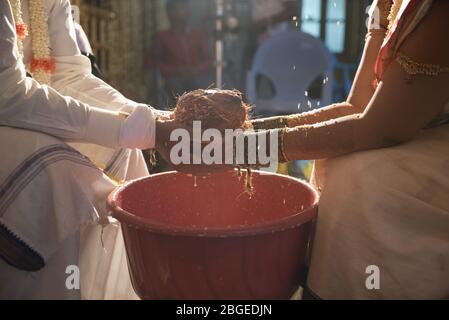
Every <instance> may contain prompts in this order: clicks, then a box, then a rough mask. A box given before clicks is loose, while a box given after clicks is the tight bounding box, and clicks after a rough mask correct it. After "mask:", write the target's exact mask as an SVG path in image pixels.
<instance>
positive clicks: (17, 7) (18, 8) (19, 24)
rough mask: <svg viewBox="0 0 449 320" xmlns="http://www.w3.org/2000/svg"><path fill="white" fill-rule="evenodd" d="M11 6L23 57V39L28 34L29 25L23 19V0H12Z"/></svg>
mask: <svg viewBox="0 0 449 320" xmlns="http://www.w3.org/2000/svg"><path fill="white" fill-rule="evenodd" d="M11 7H12V12H13V16H14V21H15V23H16V34H17V47H18V48H19V54H20V56H21V57H23V40H24V39H25V38H26V37H27V36H28V27H27V25H26V24H25V23H24V22H23V20H22V1H21V0H11Z"/></svg>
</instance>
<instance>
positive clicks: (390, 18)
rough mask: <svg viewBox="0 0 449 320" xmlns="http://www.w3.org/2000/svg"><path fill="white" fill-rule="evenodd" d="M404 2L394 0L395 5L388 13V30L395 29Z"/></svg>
mask: <svg viewBox="0 0 449 320" xmlns="http://www.w3.org/2000/svg"><path fill="white" fill-rule="evenodd" d="M402 2H403V0H394V1H393V5H392V6H391V9H390V14H389V15H388V21H389V22H390V23H389V25H388V30H390V31H391V30H392V29H393V25H394V23H395V21H396V18H397V16H398V14H399V11H400V10H401V6H402Z"/></svg>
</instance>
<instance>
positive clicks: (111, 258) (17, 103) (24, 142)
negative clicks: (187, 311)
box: [0, 0, 155, 299]
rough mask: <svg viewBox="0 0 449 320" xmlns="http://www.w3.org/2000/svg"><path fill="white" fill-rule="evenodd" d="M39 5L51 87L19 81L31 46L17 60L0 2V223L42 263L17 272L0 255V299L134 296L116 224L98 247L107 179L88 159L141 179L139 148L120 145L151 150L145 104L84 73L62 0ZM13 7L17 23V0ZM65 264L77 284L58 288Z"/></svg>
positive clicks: (85, 64)
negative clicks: (44, 18)
mask: <svg viewBox="0 0 449 320" xmlns="http://www.w3.org/2000/svg"><path fill="white" fill-rule="evenodd" d="M45 6H46V9H47V13H48V17H49V20H48V25H49V32H50V43H51V52H52V56H53V57H54V58H55V60H56V73H55V74H54V75H53V77H52V85H51V86H52V87H51V88H50V87H47V86H40V85H39V84H38V83H37V82H36V81H34V80H33V79H30V78H26V71H25V65H26V64H27V63H28V62H29V60H30V57H31V47H30V45H31V43H30V40H29V37H28V38H27V39H26V40H25V41H24V53H25V65H24V63H22V61H21V59H19V54H18V50H17V46H16V35H15V22H14V20H13V16H12V12H11V7H10V4H9V1H7V0H0V53H1V54H0V150H2V157H1V158H0V226H1V227H3V228H4V229H7V230H8V231H10V232H12V233H13V234H14V235H15V236H16V237H17V239H18V241H21V243H24V244H25V245H26V246H27V247H28V248H29V249H32V250H34V252H35V253H36V257H38V258H39V259H43V260H44V261H45V267H43V268H42V269H41V270H39V271H38V272H25V271H21V270H18V269H16V268H14V267H12V266H10V265H9V264H7V263H6V262H4V261H3V260H1V259H0V298H3V299H22V298H31V299H45V298H57V299H65V298H72V299H78V298H86V299H89V298H97V299H120V298H123V299H126V298H136V296H135V294H134V292H133V290H132V288H131V284H130V280H129V275H128V271H127V265H126V257H125V251H124V245H123V240H122V238H121V233H120V228H119V226H118V225H117V223H116V222H115V223H114V224H113V225H109V226H107V227H105V228H104V231H103V236H102V239H103V243H104V248H103V246H102V242H101V237H100V234H101V226H100V225H98V224H97V222H98V220H99V218H100V217H103V219H101V220H102V221H104V218H105V217H106V216H107V212H106V209H105V198H106V196H107V194H108V193H109V192H110V191H112V190H113V188H114V187H115V186H116V185H115V183H114V182H113V181H111V180H110V179H108V178H107V177H106V176H105V175H104V174H103V173H102V171H101V170H99V169H98V168H97V167H96V166H95V165H97V166H104V167H107V170H108V172H109V173H110V174H111V175H113V176H114V177H117V178H120V179H133V178H138V177H141V176H145V175H147V174H148V171H147V169H146V166H145V163H144V160H143V157H142V154H141V152H140V151H139V150H137V149H121V148H151V147H153V146H154V140H155V125H154V110H152V109H150V108H148V107H147V106H146V105H143V104H138V103H135V102H133V101H131V100H128V99H126V98H125V97H123V96H122V95H121V94H120V93H119V92H118V91H116V90H115V89H113V88H111V87H110V86H109V85H107V84H106V83H104V82H103V81H101V80H100V79H97V78H95V77H94V76H92V75H91V73H90V71H91V69H90V62H89V60H88V59H87V58H85V57H84V56H82V55H81V54H80V52H79V50H78V48H77V45H76V42H75V32H74V29H73V21H72V17H71V13H70V4H69V1H68V0H46V1H45ZM22 7H23V8H22V10H23V17H24V21H25V22H26V23H27V22H28V16H29V15H28V5H27V1H22ZM119 110H120V111H125V112H128V113H130V116H129V117H128V118H126V119H125V118H124V117H120V116H119V115H118V113H117V111H119ZM13 127H15V128H20V129H14V128H13ZM23 129H29V130H35V131H40V132H42V133H44V134H42V133H37V132H35V131H28V130H23ZM46 134H49V135H51V136H49V135H46ZM52 136H53V137H52ZM59 139H61V140H59ZM62 141H66V142H69V141H70V142H72V146H73V147H75V148H76V149H77V150H78V151H80V152H81V153H79V152H77V151H76V150H75V149H73V148H71V147H69V146H68V145H67V144H65V143H64V142H62ZM98 145H102V146H103V147H99V146H98ZM85 155H87V156H88V158H89V159H87V158H86V157H85ZM93 164H95V165H93ZM70 265H75V266H78V267H79V268H80V276H81V290H76V289H75V290H71V289H68V288H67V286H66V279H67V277H68V276H69V275H68V274H66V268H67V266H70Z"/></svg>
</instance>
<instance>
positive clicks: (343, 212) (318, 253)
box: [308, 125, 449, 299]
mask: <svg viewBox="0 0 449 320" xmlns="http://www.w3.org/2000/svg"><path fill="white" fill-rule="evenodd" d="M316 178H317V179H316V180H317V185H318V186H319V187H320V188H321V190H322V194H321V200H320V205H319V213H318V220H317V228H316V234H315V237H314V241H313V250H312V260H311V265H310V273H309V277H308V286H309V288H310V289H311V291H312V292H314V293H316V294H317V295H318V296H319V297H320V298H323V299H397V298H401V299H447V298H449V276H448V274H449V273H448V272H449V196H448V190H449V125H445V126H441V127H438V128H435V129H429V130H424V131H422V133H421V134H420V136H419V137H418V138H416V139H415V140H413V141H410V142H408V143H405V144H402V145H399V146H396V147H392V148H386V149H378V150H372V151H365V152H359V153H354V154H352V155H348V156H344V157H339V158H336V159H332V160H326V161H321V162H317V175H316ZM369 266H375V267H374V269H373V268H368V267H369ZM376 267H378V270H379V273H378V276H379V277H378V279H375V278H373V276H374V277H376V274H377V272H376V271H375V270H376ZM373 270H374V271H373ZM375 273H376V274H375ZM370 276H371V277H370ZM367 280H368V281H367ZM377 280H379V282H378V284H379V288H376V286H377V283H376V281H377Z"/></svg>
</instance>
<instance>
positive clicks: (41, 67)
mask: <svg viewBox="0 0 449 320" xmlns="http://www.w3.org/2000/svg"><path fill="white" fill-rule="evenodd" d="M28 5H29V11H30V29H31V44H32V52H33V59H32V61H31V72H32V74H33V78H34V79H36V80H37V81H38V82H39V83H41V84H50V82H51V73H52V72H53V70H54V61H53V60H52V58H51V54H50V37H49V32H48V16H47V13H46V10H45V4H44V0H29V1H28Z"/></svg>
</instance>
